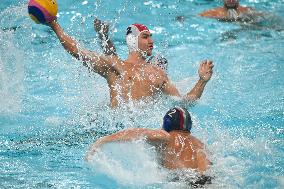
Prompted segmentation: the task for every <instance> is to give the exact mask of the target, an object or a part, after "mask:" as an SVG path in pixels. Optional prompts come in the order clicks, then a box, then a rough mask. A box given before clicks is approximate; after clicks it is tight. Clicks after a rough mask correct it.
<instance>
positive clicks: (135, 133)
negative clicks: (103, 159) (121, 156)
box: [86, 128, 169, 161]
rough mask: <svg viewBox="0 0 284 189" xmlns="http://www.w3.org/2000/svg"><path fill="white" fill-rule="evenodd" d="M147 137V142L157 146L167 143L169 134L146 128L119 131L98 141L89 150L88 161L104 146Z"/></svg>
mask: <svg viewBox="0 0 284 189" xmlns="http://www.w3.org/2000/svg"><path fill="white" fill-rule="evenodd" d="M141 137H145V138H146V141H147V142H149V143H151V144H155V143H161V142H165V141H167V139H168V137H169V134H168V133H167V132H166V131H163V130H152V129H144V128H132V129H126V130H123V131H119V132H117V133H115V134H112V135H108V136H105V137H102V138H100V139H98V140H97V141H96V142H95V143H94V144H93V145H92V146H91V147H90V149H89V151H88V152H87V155H86V160H87V161H90V159H91V157H92V155H93V154H94V153H95V152H96V150H97V149H98V148H99V147H100V146H102V145H103V144H106V143H110V142H127V141H132V140H136V139H139V138H141Z"/></svg>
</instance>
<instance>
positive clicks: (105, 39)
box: [99, 33, 116, 55]
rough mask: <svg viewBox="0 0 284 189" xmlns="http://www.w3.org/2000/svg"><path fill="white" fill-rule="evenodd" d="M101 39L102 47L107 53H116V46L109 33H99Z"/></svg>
mask: <svg viewBox="0 0 284 189" xmlns="http://www.w3.org/2000/svg"><path fill="white" fill-rule="evenodd" d="M99 39H100V41H101V48H102V49H103V51H104V54H105V55H116V49H115V46H114V44H113V42H112V41H111V40H110V39H109V36H108V35H106V34H100V33H99Z"/></svg>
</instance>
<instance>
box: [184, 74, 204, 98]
mask: <svg viewBox="0 0 284 189" xmlns="http://www.w3.org/2000/svg"><path fill="white" fill-rule="evenodd" d="M206 83H207V81H204V80H203V79H199V80H198V81H197V83H196V84H195V86H194V87H193V88H192V89H191V90H190V91H189V92H188V93H187V94H186V96H185V99H186V100H187V101H191V102H194V101H196V100H198V99H199V98H200V97H201V95H202V93H203V91H204V88H205V86H206Z"/></svg>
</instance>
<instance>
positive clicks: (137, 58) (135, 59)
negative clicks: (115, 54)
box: [125, 51, 146, 65]
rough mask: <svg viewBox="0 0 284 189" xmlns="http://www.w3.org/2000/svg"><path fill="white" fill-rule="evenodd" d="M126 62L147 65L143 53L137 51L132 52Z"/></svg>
mask: <svg viewBox="0 0 284 189" xmlns="http://www.w3.org/2000/svg"><path fill="white" fill-rule="evenodd" d="M125 61H126V62H131V63H134V64H139V65H141V64H146V57H144V56H143V55H142V53H141V52H138V51H135V52H130V53H129V55H128V58H127V59H126V60H125Z"/></svg>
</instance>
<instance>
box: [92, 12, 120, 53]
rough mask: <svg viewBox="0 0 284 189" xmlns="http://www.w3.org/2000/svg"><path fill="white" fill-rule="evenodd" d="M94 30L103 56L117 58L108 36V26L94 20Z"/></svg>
mask: <svg viewBox="0 0 284 189" xmlns="http://www.w3.org/2000/svg"><path fill="white" fill-rule="evenodd" d="M94 28H95V31H96V32H97V34H98V36H99V39H100V45H101V48H102V49H103V51H104V54H105V55H114V56H117V54H116V49H115V46H114V44H113V42H112V41H111V40H110V39H109V36H108V32H109V25H108V24H107V23H104V22H102V21H101V20H99V19H97V18H96V19H95V20H94Z"/></svg>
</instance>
